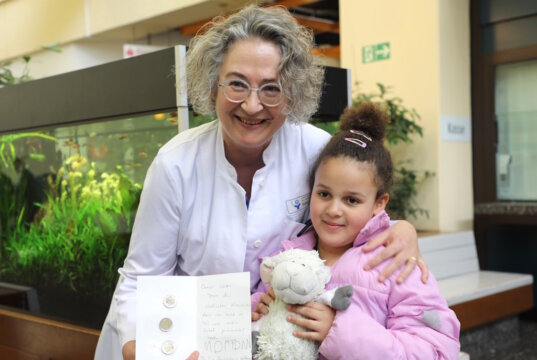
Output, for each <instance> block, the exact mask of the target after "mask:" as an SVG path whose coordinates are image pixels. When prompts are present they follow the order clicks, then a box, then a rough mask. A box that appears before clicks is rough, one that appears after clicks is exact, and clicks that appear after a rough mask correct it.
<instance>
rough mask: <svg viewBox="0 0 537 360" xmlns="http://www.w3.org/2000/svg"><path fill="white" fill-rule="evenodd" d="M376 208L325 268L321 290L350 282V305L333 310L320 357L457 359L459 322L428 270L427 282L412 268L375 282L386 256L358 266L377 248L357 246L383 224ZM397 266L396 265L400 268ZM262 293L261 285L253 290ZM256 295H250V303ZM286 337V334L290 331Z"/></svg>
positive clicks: (297, 244)
mask: <svg viewBox="0 0 537 360" xmlns="http://www.w3.org/2000/svg"><path fill="white" fill-rule="evenodd" d="M389 222H390V221H389V218H388V215H387V214H386V213H385V212H382V213H380V214H378V215H377V216H375V217H374V218H373V219H371V220H370V221H369V222H368V223H367V225H366V226H365V227H364V228H363V229H362V231H361V232H360V234H358V236H357V237H356V239H355V241H354V247H353V248H351V249H349V250H347V252H346V253H345V254H344V255H343V256H342V257H341V258H340V259H339V260H338V261H337V262H336V263H334V264H333V265H332V267H331V272H332V277H331V279H330V282H329V283H328V284H327V286H326V288H327V289H333V288H337V287H341V286H345V285H352V286H353V288H354V294H353V295H352V297H351V306H350V307H349V308H348V309H347V310H345V311H338V312H337V313H336V317H335V319H334V323H333V324H332V328H331V329H330V332H329V333H328V335H327V337H326V338H325V340H324V341H323V343H322V344H321V346H320V349H319V351H320V358H321V359H345V360H349V359H431V360H432V359H457V358H458V355H459V348H460V344H459V332H460V323H459V321H458V320H457V317H456V316H455V313H454V312H453V311H452V310H451V309H449V308H448V306H447V303H446V300H445V299H444V297H443V296H442V295H441V294H440V290H439V288H438V284H437V282H436V279H435V278H434V276H433V275H432V274H431V275H430V276H429V280H428V281H427V284H423V283H422V282H421V280H420V275H421V272H420V270H419V269H418V268H416V269H414V271H413V272H412V274H411V275H410V276H409V277H408V278H407V280H406V281H405V282H404V283H403V284H399V285H398V284H396V279H397V275H398V273H399V271H396V272H395V274H393V275H392V276H391V277H389V278H388V279H386V280H385V281H384V282H383V283H380V282H379V281H378V280H377V279H378V276H379V274H380V272H381V271H382V269H383V268H384V267H385V266H387V265H388V263H389V262H390V260H387V261H386V262H384V263H383V264H381V265H379V266H377V267H376V268H373V269H371V270H369V271H365V270H363V267H364V265H365V264H366V263H367V261H368V260H369V259H371V258H372V257H373V256H375V254H376V253H378V252H379V251H381V250H382V247H381V248H379V249H376V250H375V251H373V252H370V253H364V252H362V250H361V249H360V247H361V246H362V245H363V244H365V243H366V242H367V241H368V240H369V239H371V238H372V237H373V236H375V235H377V234H379V233H380V232H382V231H383V230H385V229H387V228H388V227H389ZM314 247H315V237H314V232H313V231H309V232H307V233H306V234H304V235H303V236H301V237H299V238H296V239H294V240H288V241H284V242H283V243H282V250H285V249H289V248H300V249H305V250H310V249H313V248H314ZM401 270H402V269H401ZM259 290H260V291H261V292H264V288H263V286H260V289H259ZM260 294H261V293H255V294H254V295H252V306H253V307H255V305H256V304H257V301H258V299H259V296H260ZM290 336H292V335H290Z"/></svg>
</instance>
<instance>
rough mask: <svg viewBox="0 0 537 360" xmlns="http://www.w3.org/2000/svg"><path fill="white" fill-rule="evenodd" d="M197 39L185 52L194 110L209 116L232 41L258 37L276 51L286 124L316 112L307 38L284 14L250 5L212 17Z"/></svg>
mask: <svg viewBox="0 0 537 360" xmlns="http://www.w3.org/2000/svg"><path fill="white" fill-rule="evenodd" d="M206 26H207V27H208V30H207V31H206V32H205V33H203V34H198V35H196V36H195V37H194V38H192V40H191V41H190V44H189V49H188V52H187V57H186V59H187V64H186V70H187V72H186V73H187V84H188V96H189V100H190V103H191V104H192V106H193V108H194V111H196V112H198V113H200V114H205V115H208V114H214V112H215V100H214V99H213V96H212V94H214V93H216V91H217V86H218V77H219V73H220V68H221V66H222V62H223V60H224V57H225V55H226V53H227V51H228V49H229V47H230V46H231V44H233V43H234V42H236V41H239V40H245V39H249V38H260V39H264V40H267V41H270V42H272V43H274V44H276V46H278V48H279V49H280V52H281V61H280V66H279V68H278V72H279V79H278V80H279V81H280V84H281V86H282V92H283V95H285V96H286V97H287V98H288V99H289V101H288V103H287V108H286V109H284V111H285V112H287V119H288V120H289V121H291V122H295V123H299V122H307V121H308V120H309V118H310V117H311V116H312V115H313V114H314V113H315V111H317V107H318V106H319V98H320V96H321V89H322V84H323V77H324V70H323V68H322V66H320V65H319V64H317V63H316V61H315V58H314V56H313V55H312V54H311V49H312V47H313V35H312V33H311V31H309V30H308V29H307V28H306V27H304V26H302V25H299V24H298V23H297V21H296V20H295V19H294V18H293V17H292V16H291V14H290V13H289V11H288V10H287V9H285V8H283V7H279V6H274V7H268V8H261V7H258V6H256V5H250V6H247V7H245V8H243V9H242V10H240V11H239V12H237V13H235V14H233V15H231V16H230V17H228V18H223V17H217V18H215V19H214V20H213V21H212V22H211V23H209V24H207V25H206Z"/></svg>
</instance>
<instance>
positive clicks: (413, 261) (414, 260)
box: [406, 256, 418, 264]
mask: <svg viewBox="0 0 537 360" xmlns="http://www.w3.org/2000/svg"><path fill="white" fill-rule="evenodd" d="M417 262H418V259H417V258H416V257H415V256H411V257H409V258H408V259H406V263H407V264H408V263H412V264H415V263H417Z"/></svg>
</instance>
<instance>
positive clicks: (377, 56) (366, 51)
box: [362, 42, 390, 64]
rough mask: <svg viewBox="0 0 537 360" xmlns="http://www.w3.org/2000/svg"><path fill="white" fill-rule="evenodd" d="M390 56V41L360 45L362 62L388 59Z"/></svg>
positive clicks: (367, 62)
mask: <svg viewBox="0 0 537 360" xmlns="http://www.w3.org/2000/svg"><path fill="white" fill-rule="evenodd" d="M389 58H390V43H389V42H383V43H380V44H373V45H367V46H363V47H362V63H363V64H369V63H372V62H375V61H380V60H388V59H389Z"/></svg>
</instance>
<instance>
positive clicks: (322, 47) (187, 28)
mask: <svg viewBox="0 0 537 360" xmlns="http://www.w3.org/2000/svg"><path fill="white" fill-rule="evenodd" d="M261 5H267V6H274V5H280V6H284V7H286V8H288V9H289V11H290V12H291V13H292V14H293V15H294V16H295V18H296V19H297V21H298V22H299V23H301V24H302V25H305V26H307V27H309V28H311V29H312V30H313V32H314V34H315V43H316V45H317V49H316V51H315V52H316V54H318V55H324V56H328V57H333V58H337V59H339V1H338V0H281V1H266V2H263V3H261ZM210 20H211V18H206V19H202V20H200V21H196V22H193V23H189V24H185V25H183V26H180V27H179V32H180V34H181V35H186V36H194V35H195V34H196V33H197V32H198V30H199V29H200V28H201V27H202V26H203V25H204V24H205V23H207V22H208V21H210Z"/></svg>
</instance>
